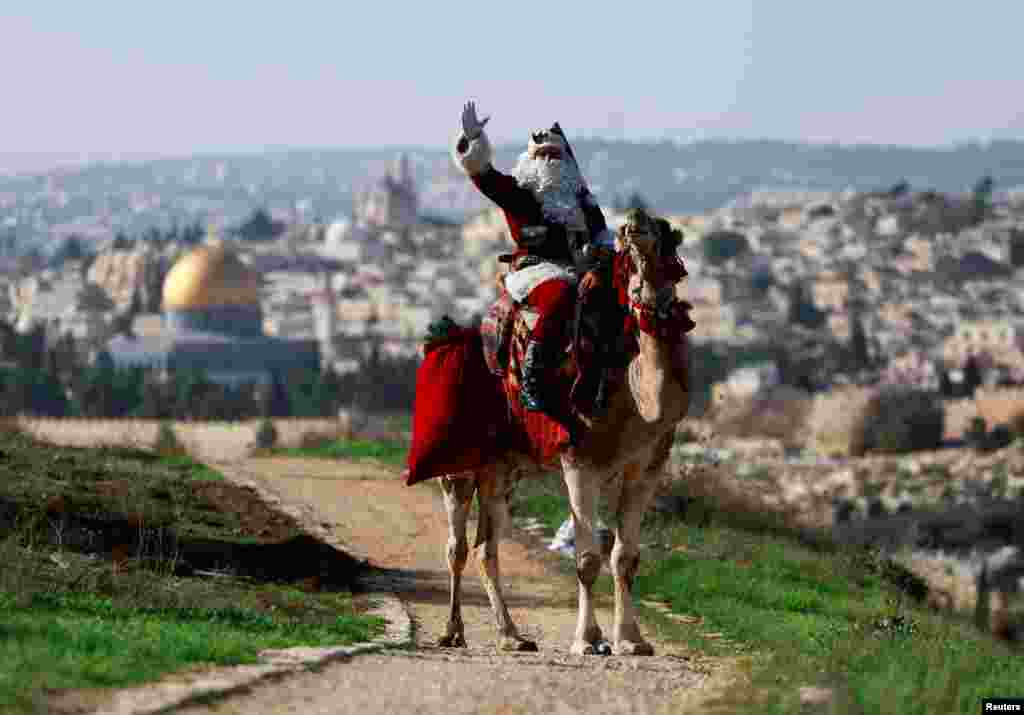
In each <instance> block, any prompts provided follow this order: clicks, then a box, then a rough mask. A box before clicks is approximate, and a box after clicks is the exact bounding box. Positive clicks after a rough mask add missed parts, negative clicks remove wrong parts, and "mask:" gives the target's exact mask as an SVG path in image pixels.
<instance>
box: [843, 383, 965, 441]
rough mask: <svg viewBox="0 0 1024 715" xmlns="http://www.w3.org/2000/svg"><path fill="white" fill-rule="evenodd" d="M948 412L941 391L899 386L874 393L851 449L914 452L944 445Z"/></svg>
mask: <svg viewBox="0 0 1024 715" xmlns="http://www.w3.org/2000/svg"><path fill="white" fill-rule="evenodd" d="M944 431H945V412H944V410H943V406H942V400H941V399H940V398H939V396H938V395H936V394H934V393H931V392H927V391H925V390H918V389H914V388H895V389H890V390H885V391H883V392H880V393H878V394H877V395H875V396H873V397H872V398H871V399H870V400H868V403H867V404H866V405H865V406H864V410H863V411H862V412H861V418H860V420H859V423H858V424H857V425H856V430H855V433H854V435H852V437H853V438H852V440H851V442H852V443H851V453H852V454H854V455H856V456H862V455H863V454H864V453H865V452H868V451H870V450H877V451H881V452H912V451H915V450H923V449H936V448H938V447H940V446H941V445H942V435H943V432H944Z"/></svg>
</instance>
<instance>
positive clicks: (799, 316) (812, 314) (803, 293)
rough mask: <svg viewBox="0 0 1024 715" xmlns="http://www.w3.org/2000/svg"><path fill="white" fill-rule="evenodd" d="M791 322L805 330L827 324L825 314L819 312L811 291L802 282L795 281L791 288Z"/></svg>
mask: <svg viewBox="0 0 1024 715" xmlns="http://www.w3.org/2000/svg"><path fill="white" fill-rule="evenodd" d="M788 318H789V322H790V324H791V325H802V326H804V327H805V328H811V329H817V328H820V327H821V326H822V325H824V324H825V318H826V316H825V313H824V312H823V311H820V310H818V308H817V307H815V305H814V301H813V300H811V295H810V290H809V289H808V288H807V286H806V284H804V283H803V282H802V281H793V282H792V283H791V284H790V286H789V316H788Z"/></svg>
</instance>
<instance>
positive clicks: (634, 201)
mask: <svg viewBox="0 0 1024 715" xmlns="http://www.w3.org/2000/svg"><path fill="white" fill-rule="evenodd" d="M632 209H641V210H643V211H649V210H650V204H649V203H648V202H647V199H645V198H644V197H643V195H642V194H640V192H639V191H632V192H630V193H629V194H627V195H626V196H623V195H622V194H616V195H615V197H614V198H613V199H612V210H614V211H616V212H618V213H625V212H626V211H630V210H632Z"/></svg>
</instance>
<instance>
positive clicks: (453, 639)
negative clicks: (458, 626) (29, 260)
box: [437, 633, 466, 648]
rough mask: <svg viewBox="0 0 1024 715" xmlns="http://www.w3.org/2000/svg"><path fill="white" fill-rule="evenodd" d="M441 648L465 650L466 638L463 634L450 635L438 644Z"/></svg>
mask: <svg viewBox="0 0 1024 715" xmlns="http://www.w3.org/2000/svg"><path fill="white" fill-rule="evenodd" d="M437 645H438V647H439V648H465V647H466V638H465V636H463V635H462V634H461V633H450V634H448V635H446V636H445V637H444V638H442V639H441V640H439V641H438V642H437Z"/></svg>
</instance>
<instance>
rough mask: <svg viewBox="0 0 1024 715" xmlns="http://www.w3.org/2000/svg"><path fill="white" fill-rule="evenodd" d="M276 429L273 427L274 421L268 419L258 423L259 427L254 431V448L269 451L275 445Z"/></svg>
mask: <svg viewBox="0 0 1024 715" xmlns="http://www.w3.org/2000/svg"><path fill="white" fill-rule="evenodd" d="M277 436H278V435H277V427H275V426H274V421H273V420H271V419H269V418H266V417H265V418H263V420H261V421H260V426H259V427H258V428H257V429H256V447H257V448H258V449H271V448H273V447H274V445H276V444H277Z"/></svg>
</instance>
